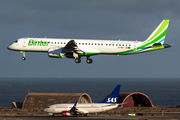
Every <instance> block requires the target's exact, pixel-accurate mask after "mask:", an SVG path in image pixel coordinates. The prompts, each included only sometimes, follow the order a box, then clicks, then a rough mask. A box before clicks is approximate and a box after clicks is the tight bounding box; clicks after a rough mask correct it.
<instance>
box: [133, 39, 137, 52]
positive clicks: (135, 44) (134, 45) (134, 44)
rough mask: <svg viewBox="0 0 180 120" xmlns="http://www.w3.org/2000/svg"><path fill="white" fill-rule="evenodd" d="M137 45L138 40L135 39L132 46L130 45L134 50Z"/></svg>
mask: <svg viewBox="0 0 180 120" xmlns="http://www.w3.org/2000/svg"><path fill="white" fill-rule="evenodd" d="M137 46H138V42H137V41H135V42H134V43H133V46H132V47H133V49H134V50H137Z"/></svg>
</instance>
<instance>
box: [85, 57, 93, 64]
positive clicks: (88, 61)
mask: <svg viewBox="0 0 180 120" xmlns="http://www.w3.org/2000/svg"><path fill="white" fill-rule="evenodd" d="M86 62H87V63H88V64H91V63H92V62H93V60H92V59H90V56H87V60H86Z"/></svg>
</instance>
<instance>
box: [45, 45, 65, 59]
mask: <svg viewBox="0 0 180 120" xmlns="http://www.w3.org/2000/svg"><path fill="white" fill-rule="evenodd" d="M48 56H49V57H55V58H64V56H65V55H64V53H63V48H57V47H55V48H49V50H48Z"/></svg>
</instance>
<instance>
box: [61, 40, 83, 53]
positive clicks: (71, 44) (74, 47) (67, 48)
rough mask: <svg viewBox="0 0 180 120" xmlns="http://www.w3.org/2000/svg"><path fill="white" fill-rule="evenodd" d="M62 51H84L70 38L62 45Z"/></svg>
mask: <svg viewBox="0 0 180 120" xmlns="http://www.w3.org/2000/svg"><path fill="white" fill-rule="evenodd" d="M64 52H74V53H76V54H84V53H85V52H84V51H82V50H80V49H79V48H78V46H77V45H76V42H75V41H74V40H70V41H69V42H68V43H67V45H66V46H65V47H64Z"/></svg>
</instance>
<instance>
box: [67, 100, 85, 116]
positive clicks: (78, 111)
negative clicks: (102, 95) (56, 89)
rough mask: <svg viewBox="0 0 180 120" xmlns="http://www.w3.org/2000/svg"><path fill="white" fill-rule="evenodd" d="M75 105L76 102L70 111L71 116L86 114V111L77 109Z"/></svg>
mask: <svg viewBox="0 0 180 120" xmlns="http://www.w3.org/2000/svg"><path fill="white" fill-rule="evenodd" d="M76 105H77V101H76V102H75V104H74V106H73V107H72V108H71V110H70V113H71V114H79V113H80V114H86V113H88V111H86V110H82V109H77V108H76Z"/></svg>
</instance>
